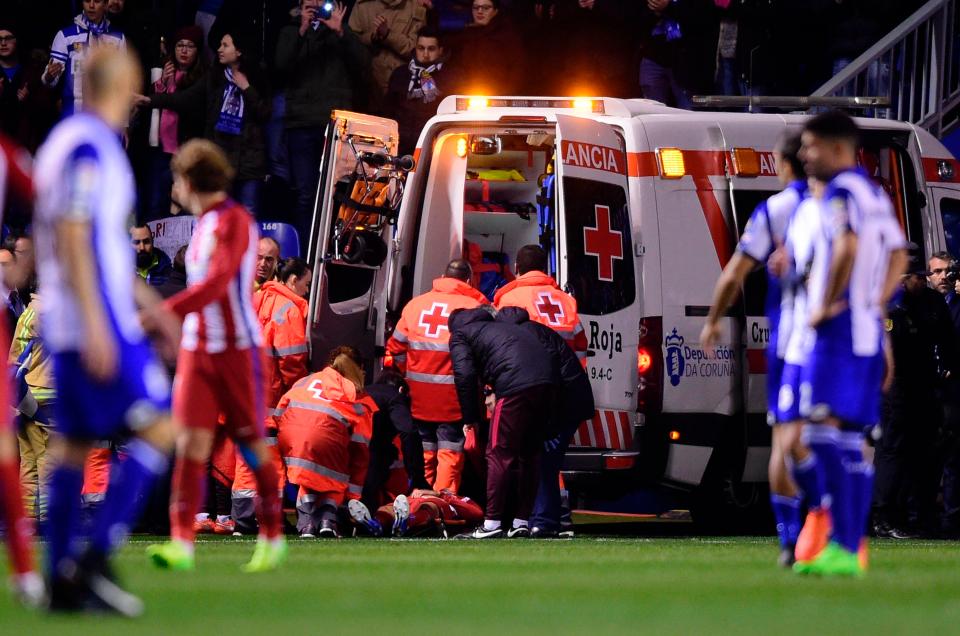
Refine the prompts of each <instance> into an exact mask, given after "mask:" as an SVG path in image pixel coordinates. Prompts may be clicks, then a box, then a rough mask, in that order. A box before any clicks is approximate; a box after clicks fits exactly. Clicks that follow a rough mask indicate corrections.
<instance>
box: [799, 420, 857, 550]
mask: <svg viewBox="0 0 960 636" xmlns="http://www.w3.org/2000/svg"><path fill="white" fill-rule="evenodd" d="M804 438H805V439H804V441H805V442H806V444H807V446H808V447H809V448H810V450H812V451H813V452H815V453H816V454H817V461H818V463H819V464H820V466H821V467H822V469H823V474H824V477H825V479H824V484H825V486H826V491H825V492H826V495H827V496H828V497H829V498H830V516H831V518H832V520H833V535H832V536H831V540H833V541H836V542H837V543H839V544H840V545H841V546H843V547H844V548H845V549H846V550H848V551H850V552H853V553H856V551H857V549H858V548H859V544H860V538H859V535H857V540H856V541H853V542H852V543H851V534H852V533H853V534H856V531H855V530H852V528H853V527H854V526H855V524H856V521H855V519H854V517H855V516H859V515H853V514H852V512H853V507H852V506H853V505H854V504H853V501H852V500H851V494H852V493H851V482H850V477H849V475H848V474H847V470H846V468H845V465H844V464H845V462H844V461H843V456H842V451H841V447H840V431H838V430H837V429H835V428H833V427H832V426H826V425H809V426H807V427H806V429H805V430H804Z"/></svg>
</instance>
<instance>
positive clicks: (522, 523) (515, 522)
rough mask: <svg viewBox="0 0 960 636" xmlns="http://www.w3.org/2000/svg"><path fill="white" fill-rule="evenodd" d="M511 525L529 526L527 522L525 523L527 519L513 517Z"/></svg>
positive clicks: (516, 526) (517, 526) (518, 526)
mask: <svg viewBox="0 0 960 636" xmlns="http://www.w3.org/2000/svg"><path fill="white" fill-rule="evenodd" d="M513 527H514V528H528V527H529V524H528V523H527V520H526V519H514V520H513Z"/></svg>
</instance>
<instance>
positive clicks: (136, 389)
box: [34, 2, 175, 616]
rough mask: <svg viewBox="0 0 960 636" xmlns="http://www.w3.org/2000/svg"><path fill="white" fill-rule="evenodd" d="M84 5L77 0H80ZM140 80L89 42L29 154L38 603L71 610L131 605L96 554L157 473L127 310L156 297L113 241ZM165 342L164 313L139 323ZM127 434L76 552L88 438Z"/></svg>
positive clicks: (162, 406)
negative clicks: (61, 102) (61, 116)
mask: <svg viewBox="0 0 960 636" xmlns="http://www.w3.org/2000/svg"><path fill="white" fill-rule="evenodd" d="M84 5H85V7H86V5H87V3H86V2H85V3H84ZM141 81H142V78H141V74H140V69H139V65H138V63H137V61H136V60H135V58H134V57H133V56H132V55H131V54H129V53H124V52H122V51H121V52H117V51H112V50H106V49H103V48H96V49H94V50H93V51H92V52H91V53H90V55H89V57H88V58H87V60H86V68H85V72H84V75H83V101H84V109H85V110H84V111H83V112H81V113H78V114H77V115H74V116H72V117H69V118H67V119H65V120H63V121H62V122H61V123H60V124H59V125H58V126H57V127H56V128H54V129H53V131H52V132H51V133H50V136H49V137H48V138H47V141H46V142H45V143H44V145H43V147H42V148H41V149H40V152H39V153H38V154H37V162H36V168H35V171H34V177H35V181H36V185H37V215H36V219H35V224H34V227H35V231H36V237H37V257H38V258H37V260H38V263H39V268H38V269H39V274H40V286H41V288H42V289H43V290H44V312H43V324H42V331H43V336H44V338H45V340H46V344H47V346H48V348H49V351H50V353H51V356H52V357H53V360H54V364H53V368H54V384H55V386H56V387H57V407H56V414H55V417H56V421H57V429H58V432H59V434H60V437H61V438H62V440H61V441H60V442H59V443H58V445H57V448H56V449H53V448H52V449H51V455H53V461H54V463H55V464H56V467H55V468H54V469H53V472H52V473H51V476H50V501H49V505H48V509H47V510H48V517H49V523H48V524H47V527H48V537H47V539H48V540H47V550H48V559H47V562H48V567H49V568H50V577H51V600H50V609H51V610H53V611H76V610H80V609H83V608H84V607H85V606H86V604H87V601H88V600H89V599H88V598H86V597H87V596H93V597H95V598H96V599H97V600H98V601H99V602H100V603H102V604H103V605H104V606H105V607H108V608H110V609H111V610H113V611H115V612H117V613H120V614H123V615H125V616H135V615H138V614H140V613H142V611H143V603H142V602H141V601H140V600H139V599H137V598H136V597H134V596H133V595H132V594H129V593H128V592H126V591H124V590H122V589H121V588H120V587H119V586H118V585H117V584H116V583H115V581H114V577H113V575H112V572H111V569H110V566H109V563H108V559H109V556H110V554H111V553H112V551H113V550H114V549H115V548H116V546H117V545H119V543H120V542H121V541H122V540H123V539H124V538H125V536H126V533H127V531H128V530H129V528H130V526H131V525H132V524H133V523H134V522H135V521H136V518H137V516H138V512H139V508H140V502H141V501H142V500H143V498H144V497H143V495H144V494H145V493H146V492H148V491H149V488H150V487H151V485H152V484H153V482H154V481H155V480H156V479H157V478H158V477H159V476H160V475H163V474H165V473H166V470H167V463H168V462H167V453H168V452H169V451H170V449H171V447H172V444H173V433H172V428H173V427H172V426H171V425H170V422H169V418H168V415H167V405H168V403H169V399H170V384H169V381H168V379H167V377H166V374H165V373H164V370H163V367H162V365H161V364H160V363H159V361H158V360H157V359H156V356H155V355H154V353H153V351H152V349H151V347H150V343H149V342H148V340H147V337H146V335H145V333H144V330H143V328H142V327H141V324H140V322H139V321H138V319H137V306H138V305H140V307H141V308H142V309H143V310H145V311H149V310H150V309H151V308H152V307H155V306H156V303H157V302H158V300H159V299H158V298H157V297H156V295H155V294H154V293H152V292H151V291H150V289H149V288H148V287H147V286H146V285H143V284H141V283H138V282H137V277H136V274H135V272H134V269H133V265H134V264H133V259H131V258H130V257H129V253H128V252H127V251H126V249H127V248H126V246H127V244H128V243H127V241H128V240H129V239H128V235H127V229H126V221H127V218H128V215H129V214H130V210H131V209H132V208H133V200H134V194H135V184H134V179H133V172H132V170H131V169H130V163H129V161H128V159H127V155H126V152H125V151H124V149H123V146H122V145H121V143H120V136H119V133H120V131H121V130H122V129H123V128H124V127H125V126H126V123H127V118H128V117H129V115H130V108H131V106H132V105H133V95H134V91H135V90H139V87H140V84H141ZM153 326H154V327H155V329H156V330H157V331H159V332H160V333H162V334H165V335H166V338H165V340H166V342H165V344H167V345H168V346H170V347H171V348H172V346H173V340H174V335H173V333H174V332H175V325H173V324H172V323H171V321H166V320H159V321H156V322H155V323H154V325H153ZM128 434H132V435H133V436H134V437H133V439H132V440H131V441H130V442H129V443H127V446H126V456H125V459H124V460H123V461H121V462H120V463H119V464H117V465H115V466H114V467H113V470H111V471H110V473H111V474H110V479H111V483H110V488H109V490H108V493H107V497H106V499H105V500H104V502H103V503H102V504H101V506H100V508H99V510H98V512H97V516H96V519H95V521H94V526H93V528H92V530H91V531H90V536H89V541H87V542H86V547H85V548H83V549H82V551H81V547H80V546H81V544H82V542H81V541H80V539H81V537H80V536H79V534H80V533H79V529H78V528H79V522H80V520H79V515H80V492H81V488H82V486H83V466H84V462H85V460H86V458H87V452H88V451H89V450H90V447H91V442H90V441H91V440H94V439H103V438H109V437H115V436H120V435H128Z"/></svg>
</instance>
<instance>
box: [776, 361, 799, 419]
mask: <svg viewBox="0 0 960 636" xmlns="http://www.w3.org/2000/svg"><path fill="white" fill-rule="evenodd" d="M802 373H803V367H801V366H800V365H797V364H790V363H784V365H783V373H782V374H781V376H780V388H779V389H778V390H777V404H776V407H775V408H774V418H773V422H774V424H786V423H788V422H796V421H797V420H799V419H800V418H801V415H800V403H801V402H802V400H801V399H800V376H801V374H802Z"/></svg>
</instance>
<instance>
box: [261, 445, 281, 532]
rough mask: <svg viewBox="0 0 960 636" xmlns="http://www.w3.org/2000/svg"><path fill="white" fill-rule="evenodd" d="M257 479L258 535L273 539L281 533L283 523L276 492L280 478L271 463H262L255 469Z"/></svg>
mask: <svg viewBox="0 0 960 636" xmlns="http://www.w3.org/2000/svg"><path fill="white" fill-rule="evenodd" d="M254 474H255V475H256V477H257V494H258V495H259V497H257V523H259V524H260V533H261V534H263V535H265V536H266V537H267V538H268V539H273V538H276V537H278V536H280V535H281V533H282V532H283V523H282V518H281V510H280V495H279V492H278V490H277V484H278V483H279V480H280V476H279V475H278V474H277V468H276V466H274V465H273V462H270V461H266V462H262V463H261V464H260V466H258V467H257V468H256V470H255V471H254Z"/></svg>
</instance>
